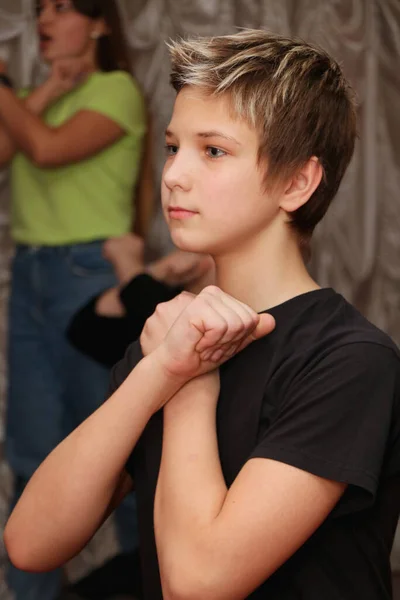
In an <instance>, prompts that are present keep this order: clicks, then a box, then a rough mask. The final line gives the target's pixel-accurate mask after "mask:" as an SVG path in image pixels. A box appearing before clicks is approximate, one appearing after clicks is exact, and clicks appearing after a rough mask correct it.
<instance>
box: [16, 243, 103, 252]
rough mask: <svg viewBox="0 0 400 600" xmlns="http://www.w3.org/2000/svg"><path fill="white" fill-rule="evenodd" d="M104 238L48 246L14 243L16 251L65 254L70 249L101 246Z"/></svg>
mask: <svg viewBox="0 0 400 600" xmlns="http://www.w3.org/2000/svg"><path fill="white" fill-rule="evenodd" d="M105 241H106V240H105V239H100V240H92V241H90V242H78V243H76V244H63V245H57V246H49V245H39V244H37V245H36V244H19V243H17V244H16V245H15V248H16V250H17V252H26V253H31V254H34V253H37V252H40V253H48V254H52V253H53V254H65V253H68V252H69V251H70V250H71V249H77V250H79V249H82V250H84V249H85V248H95V247H96V246H101V245H102V244H104V242H105Z"/></svg>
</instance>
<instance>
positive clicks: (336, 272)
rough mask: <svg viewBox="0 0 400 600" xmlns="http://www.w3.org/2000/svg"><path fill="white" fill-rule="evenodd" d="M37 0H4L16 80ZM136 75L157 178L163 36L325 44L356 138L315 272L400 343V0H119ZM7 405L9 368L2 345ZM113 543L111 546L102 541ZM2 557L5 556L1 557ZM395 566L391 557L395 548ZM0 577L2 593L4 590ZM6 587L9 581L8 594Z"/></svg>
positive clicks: (4, 283) (1, 473) (164, 245)
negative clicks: (238, 36)
mask: <svg viewBox="0 0 400 600" xmlns="http://www.w3.org/2000/svg"><path fill="white" fill-rule="evenodd" d="M33 4H34V2H33V0H0V56H1V57H3V58H5V59H6V60H7V61H8V62H9V65H10V71H11V73H12V75H13V77H14V79H15V80H16V81H17V82H18V84H19V85H21V86H25V85H28V84H31V83H33V82H38V81H39V80H40V79H41V78H42V77H43V76H44V70H43V68H42V67H41V65H40V64H39V62H38V59H37V46H36V37H35V26H34V21H33ZM120 8H121V11H122V14H123V16H124V23H125V26H126V34H127V37H128V41H129V45H130V48H131V50H132V57H133V59H134V71H135V75H136V77H137V79H138V81H139V82H140V84H141V85H142V87H143V90H144V92H145V94H146V96H147V98H148V105H149V107H150V110H151V113H152V116H153V123H154V146H155V160H156V177H157V182H159V180H160V174H161V169H162V164H163V154H164V142H163V132H164V130H165V127H166V125H167V123H168V119H169V116H170V112H171V108H172V104H173V99H174V93H173V90H172V89H171V88H170V86H169V81H168V79H169V60H168V53H167V49H166V45H165V42H166V41H167V40H168V39H169V38H174V37H176V36H184V35H188V34H205V35H216V34H223V33H228V32H232V31H233V30H234V29H235V28H237V27H265V28H268V29H271V30H273V31H276V32H279V33H284V34H295V35H298V36H300V37H302V38H304V39H306V40H308V41H313V42H317V43H319V44H320V45H321V46H323V47H324V48H326V49H327V50H329V51H330V52H331V53H332V54H333V55H334V56H336V58H338V59H339V60H340V61H341V62H342V64H343V66H344V69H345V71H346V73H347V75H348V77H349V79H350V80H351V82H352V83H353V85H354V87H355V88H356V90H357V92H358V97H359V116H360V121H359V141H358V144H357V148H356V152H355V156H354V160H353V161H352V164H351V166H350V168H349V171H348V173H347V175H346V177H345V181H344V182H343V185H342V187H341V189H340V191H339V194H338V197H337V199H336V200H335V202H334V204H333V206H332V208H331V209H330V213H329V218H328V219H327V220H326V223H323V224H322V225H321V226H320V227H319V228H318V230H317V232H316V236H315V242H314V255H313V259H312V264H311V269H312V271H313V273H314V274H315V275H316V277H317V279H318V281H319V282H320V284H321V285H323V286H333V287H335V288H336V289H337V290H338V291H340V292H342V293H343V294H344V295H345V296H346V297H347V298H348V299H349V300H350V301H352V302H353V303H355V304H356V305H357V306H358V307H359V309H360V310H361V311H362V312H363V313H364V314H365V315H366V316H367V317H368V318H370V320H372V321H373V322H374V323H376V324H377V325H378V326H380V327H382V328H383V329H384V330H386V331H387V332H388V333H389V334H391V335H392V336H393V337H394V338H395V340H396V341H397V342H400V260H399V257H400V235H399V231H400V119H399V116H398V112H399V109H398V107H399V106H400V69H399V64H400V2H399V0H120ZM8 206H9V190H8V185H7V175H6V173H3V174H1V178H0V248H1V253H0V311H1V314H2V315H3V316H2V320H1V327H0V331H1V342H2V343H1V348H2V349H4V347H5V346H4V341H5V327H6V319H5V307H6V301H7V294H8V280H9V276H8V263H9V257H10V254H11V252H12V248H11V243H10V240H9V236H8ZM148 245H149V247H150V248H152V249H153V250H154V251H155V252H156V253H161V254H162V253H164V252H166V251H167V250H168V249H169V247H170V240H169V236H168V233H167V231H166V227H165V225H164V223H163V220H162V217H161V214H160V211H158V212H157V214H156V216H155V219H154V223H153V226H152V229H151V233H150V235H149V240H148ZM0 375H1V377H0V397H1V399H2V400H1V406H3V408H2V411H3V412H4V390H5V381H6V368H5V359H4V352H3V354H1V353H0ZM1 435H2V434H1V429H0V442H1ZM0 481H1V493H0V518H1V517H3V518H4V517H5V507H6V498H7V490H8V485H9V483H8V481H9V480H8V477H7V470H6V467H5V465H4V464H3V463H1V462H0ZM104 535H109V538H107V539H108V542H107V543H106V544H104V538H101V540H102V541H101V542H98V543H97V544H96V543H95V544H94V546H92V547H91V549H89V550H88V551H86V552H85V554H84V556H83V558H81V559H79V560H78V561H75V563H74V566H73V569H72V573H73V574H72V576H74V575H76V574H78V573H81V572H82V571H83V570H85V569H86V568H87V567H88V565H89V564H92V563H95V562H97V561H99V560H101V558H102V557H104V555H105V553H107V552H112V551H114V550H115V548H114V546H113V541H112V535H111V534H110V533H108V534H104ZM105 547H106V548H107V550H105V549H104V548H105ZM3 557H4V555H3ZM394 560H395V562H396V560H397V559H396V556H395V559H394ZM1 585H2V583H1V581H0V598H3V596H2V595H1V593H2V591H1ZM6 598H7V594H6V591H5V588H4V600H5V599H6Z"/></svg>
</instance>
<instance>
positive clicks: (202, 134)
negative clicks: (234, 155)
mask: <svg viewBox="0 0 400 600" xmlns="http://www.w3.org/2000/svg"><path fill="white" fill-rule="evenodd" d="M165 135H166V137H173V136H174V133H173V132H172V131H171V130H169V129H167V130H166V131H165ZM196 136H197V137H201V138H211V137H221V138H223V139H225V140H228V141H229V142H234V143H235V144H237V145H238V146H241V145H242V144H241V143H240V142H238V140H236V139H235V138H234V137H232V136H230V135H226V134H225V133H222V132H221V131H216V130H213V131H201V132H199V133H196Z"/></svg>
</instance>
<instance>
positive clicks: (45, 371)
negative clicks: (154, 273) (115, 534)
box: [6, 241, 137, 600]
mask: <svg viewBox="0 0 400 600" xmlns="http://www.w3.org/2000/svg"><path fill="white" fill-rule="evenodd" d="M115 283H116V281H115V276H114V272H113V270H112V267H111V265H110V263H108V262H107V261H106V260H105V259H104V258H103V257H102V242H101V241H99V242H92V243H87V244H76V245H73V246H60V247H31V246H19V247H18V248H17V251H16V256H15V258H14V262H13V268H12V290H11V298H10V307H9V346H8V352H9V389H8V408H7V424H6V457H7V460H8V462H9V464H10V466H11V468H12V470H13V472H14V474H15V480H16V485H15V494H14V499H13V502H12V505H14V504H15V502H16V501H17V500H18V498H19V496H20V494H21V493H22V491H23V489H24V487H25V485H26V483H27V482H28V480H29V478H30V477H31V475H32V474H33V473H34V471H35V470H36V469H37V467H38V466H39V465H40V463H41V462H43V460H44V459H45V458H46V456H47V455H48V454H49V453H50V452H51V451H52V450H53V449H54V448H55V446H57V444H59V443H60V442H61V441H62V440H63V439H64V438H65V437H66V436H67V435H68V434H69V433H70V432H71V431H72V430H73V429H75V427H77V426H78V425H79V424H80V423H81V422H82V421H83V420H85V419H86V418H87V417H88V416H89V415H90V414H91V413H92V412H93V411H95V410H96V409H97V408H98V407H99V406H100V405H101V403H102V402H103V401H104V400H105V398H106V394H107V388H108V384H109V372H108V370H107V369H105V368H104V367H103V366H101V365H100V364H98V363H97V362H95V361H94V360H92V359H90V358H89V357H87V356H84V355H83V354H82V353H81V352H79V351H78V350H76V349H75V348H73V347H72V346H71V345H70V344H69V343H68V341H67V339H66V337H65V331H66V328H67V326H68V324H69V322H70V320H71V317H72V316H73V315H74V314H75V312H76V311H77V310H78V309H79V308H80V307H81V306H82V305H84V304H85V303H86V302H87V301H88V300H89V299H90V298H92V297H93V296H95V295H97V294H99V293H100V292H101V291H103V290H104V289H107V288H110V287H112V286H113V285H115ZM117 513H118V511H117ZM116 522H117V529H118V531H119V533H120V538H121V539H120V543H121V546H122V549H123V550H124V551H129V550H132V548H134V547H135V545H136V544H137V533H136V511H135V506H134V499H133V498H130V499H129V500H128V501H127V503H125V506H124V505H122V507H121V510H120V511H119V516H118V514H117V515H116ZM8 582H9V586H10V588H11V589H12V590H13V591H14V593H15V598H16V600H55V599H56V598H57V597H58V594H59V592H60V588H61V571H60V570H57V571H54V572H51V573H45V574H37V575H36V574H28V573H24V572H22V571H19V570H18V569H15V568H14V567H12V566H10V569H9V573H8Z"/></svg>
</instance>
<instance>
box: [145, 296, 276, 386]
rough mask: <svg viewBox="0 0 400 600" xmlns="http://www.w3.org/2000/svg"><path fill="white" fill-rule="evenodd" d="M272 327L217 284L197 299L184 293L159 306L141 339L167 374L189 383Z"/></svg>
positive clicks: (265, 316) (268, 318) (269, 319)
mask: <svg viewBox="0 0 400 600" xmlns="http://www.w3.org/2000/svg"><path fill="white" fill-rule="evenodd" d="M274 327H275V320H274V318H273V317H272V316H271V315H268V314H261V315H259V314H257V313H256V312H255V311H253V310H252V309H251V308H250V307H249V306H247V305H246V304H243V303H242V302H240V301H238V300H236V299H235V298H233V297H232V296H229V295H228V294H226V293H225V292H223V291H222V290H220V289H219V288H218V287H216V286H209V287H207V288H205V289H204V290H203V291H202V292H201V293H200V294H199V295H198V296H193V295H191V294H187V293H183V294H181V295H180V296H178V297H177V298H174V299H173V300H171V301H170V302H167V303H165V304H160V305H159V306H158V307H157V310H156V312H155V313H154V315H153V316H152V317H150V319H148V321H147V322H146V325H145V327H144V330H143V333H142V335H141V338H140V341H141V346H142V350H143V353H144V354H145V355H147V354H150V353H151V352H154V353H155V357H157V360H159V361H160V363H161V365H162V368H163V369H164V370H165V371H166V372H168V373H169V374H171V376H174V377H177V378H179V379H182V380H183V381H189V380H190V379H193V378H194V377H197V376H199V375H202V374H204V373H207V372H209V371H212V370H214V369H216V368H217V367H219V366H220V365H221V364H222V363H224V362H225V361H227V360H228V359H229V358H231V357H232V356H233V355H234V354H236V353H238V352H240V351H241V350H243V348H245V347H246V346H248V345H249V344H250V343H251V342H253V341H254V340H257V339H259V338H261V337H263V336H265V335H267V334H268V333H270V332H271V331H272V330H273V329H274Z"/></svg>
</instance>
